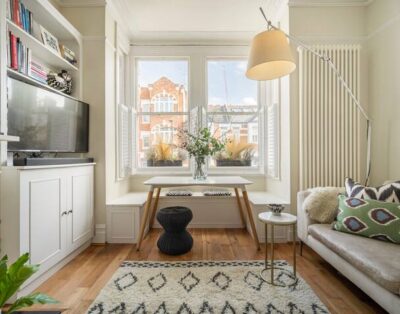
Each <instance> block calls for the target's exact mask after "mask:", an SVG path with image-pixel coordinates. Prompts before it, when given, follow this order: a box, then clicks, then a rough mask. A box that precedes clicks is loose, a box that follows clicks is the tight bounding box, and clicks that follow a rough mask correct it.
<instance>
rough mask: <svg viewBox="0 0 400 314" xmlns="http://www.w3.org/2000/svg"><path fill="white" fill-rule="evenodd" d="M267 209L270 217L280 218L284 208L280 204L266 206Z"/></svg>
mask: <svg viewBox="0 0 400 314" xmlns="http://www.w3.org/2000/svg"><path fill="white" fill-rule="evenodd" d="M267 207H268V208H269V209H270V210H271V212H272V215H274V216H280V215H281V213H282V212H283V210H284V209H285V206H283V205H282V204H268V205H267Z"/></svg>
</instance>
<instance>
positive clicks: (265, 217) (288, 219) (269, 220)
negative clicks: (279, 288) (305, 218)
mask: <svg viewBox="0 0 400 314" xmlns="http://www.w3.org/2000/svg"><path fill="white" fill-rule="evenodd" d="M258 219H259V220H260V221H261V222H263V223H264V225H265V268H264V269H263V270H262V271H261V274H260V276H261V278H262V279H263V280H264V281H265V282H267V283H270V284H272V285H275V284H274V270H275V269H280V270H284V271H286V269H284V268H282V267H278V266H275V265H274V240H275V235H274V227H275V226H293V275H294V277H295V278H296V225H297V217H296V216H294V215H291V214H287V213H281V214H280V215H274V214H273V213H272V212H264V213H260V214H259V215H258ZM268 225H271V262H270V265H268V264H269V263H268ZM269 269H270V270H271V280H270V281H268V280H267V279H265V278H264V276H263V273H264V271H266V270H269Z"/></svg>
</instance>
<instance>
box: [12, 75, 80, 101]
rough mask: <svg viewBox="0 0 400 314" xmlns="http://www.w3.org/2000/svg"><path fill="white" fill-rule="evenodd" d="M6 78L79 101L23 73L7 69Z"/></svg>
mask: <svg viewBox="0 0 400 314" xmlns="http://www.w3.org/2000/svg"><path fill="white" fill-rule="evenodd" d="M7 76H8V77H12V78H14V79H17V80H20V81H24V82H26V83H29V84H32V85H35V86H39V87H43V88H44V89H47V90H49V91H51V92H53V93H56V94H59V95H62V96H65V97H68V98H71V99H74V100H79V99H77V98H75V97H72V96H71V95H68V94H65V93H63V92H60V91H59V90H57V89H55V88H53V87H51V86H49V85H47V84H44V83H42V82H39V81H37V80H35V79H34V78H32V77H30V76H28V75H25V74H23V73H20V72H18V71H15V70H13V69H7Z"/></svg>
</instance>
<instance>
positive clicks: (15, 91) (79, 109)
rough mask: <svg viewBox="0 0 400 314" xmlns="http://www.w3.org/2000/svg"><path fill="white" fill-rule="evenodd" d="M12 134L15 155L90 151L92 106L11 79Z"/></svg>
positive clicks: (9, 79) (10, 148)
mask: <svg viewBox="0 0 400 314" xmlns="http://www.w3.org/2000/svg"><path fill="white" fill-rule="evenodd" d="M7 84H8V115H7V116H8V134H12V135H17V136H19V137H20V141H19V142H9V143H8V150H9V151H12V152H18V151H24V152H77V153H85V152H88V150H89V105H88V104H86V103H83V102H81V101H77V100H74V99H72V98H70V97H66V96H62V95H59V94H57V93H53V92H51V91H48V90H46V89H44V88H41V87H36V86H33V85H30V84H28V83H25V82H21V81H19V80H15V79H12V78H8V83H7Z"/></svg>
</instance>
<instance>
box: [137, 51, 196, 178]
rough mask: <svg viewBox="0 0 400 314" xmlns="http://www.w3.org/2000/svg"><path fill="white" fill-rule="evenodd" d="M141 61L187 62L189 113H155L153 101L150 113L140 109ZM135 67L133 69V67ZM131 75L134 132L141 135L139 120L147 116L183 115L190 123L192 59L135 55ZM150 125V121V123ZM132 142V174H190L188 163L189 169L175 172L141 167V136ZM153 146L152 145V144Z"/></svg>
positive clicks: (167, 169)
mask: <svg viewBox="0 0 400 314" xmlns="http://www.w3.org/2000/svg"><path fill="white" fill-rule="evenodd" d="M131 55H132V54H131ZM141 60H150V61H163V60H165V61H173V60H176V61H180V60H181V61H187V63H188V67H187V69H188V87H187V91H186V92H187V97H188V106H187V109H188V110H187V111H182V112H179V111H172V112H166V111H165V112H154V110H153V111H151V108H150V107H151V101H150V103H149V110H150V111H148V112H144V111H141V110H140V109H141V108H139V107H138V105H139V104H138V103H137V100H138V98H137V87H138V78H137V74H138V73H137V71H136V69H137V68H138V66H137V64H138V61H141ZM132 65H133V67H132ZM130 70H131V73H133V75H132V77H133V80H132V81H133V88H132V92H131V95H132V96H131V97H132V98H131V99H132V107H133V108H134V112H135V115H134V117H133V118H132V119H133V121H132V124H133V125H134V130H135V133H136V134H139V130H138V125H137V122H138V119H142V118H143V117H145V116H148V117H151V116H179V115H183V116H186V117H187V120H188V121H189V119H190V111H189V105H190V99H189V95H190V94H189V93H190V57H189V56H187V55H182V56H176V55H174V56H166V55H160V56H158V55H155V56H149V55H147V54H146V55H137V56H136V55H134V56H132V57H131V67H130ZM149 123H150V121H149ZM151 132H152V131H151V130H150V134H151ZM132 142H134V146H135V149H133V150H132V149H131V152H132V154H133V156H132V161H133V162H132V164H133V168H134V169H133V170H132V174H133V175H134V174H156V173H164V174H175V173H178V174H179V173H190V167H191V163H190V162H189V163H188V167H186V166H182V167H173V170H171V167H140V160H139V158H138V147H139V136H135V140H132ZM151 144H152V143H151Z"/></svg>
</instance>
